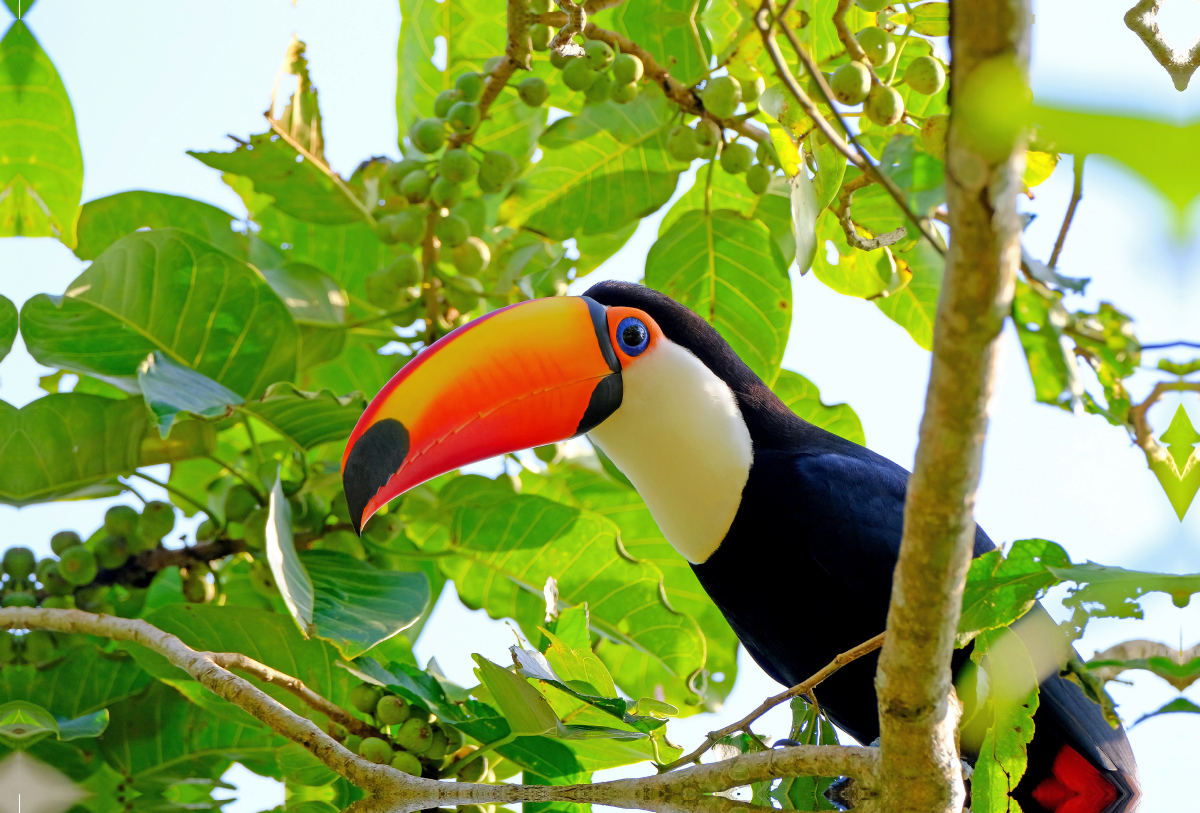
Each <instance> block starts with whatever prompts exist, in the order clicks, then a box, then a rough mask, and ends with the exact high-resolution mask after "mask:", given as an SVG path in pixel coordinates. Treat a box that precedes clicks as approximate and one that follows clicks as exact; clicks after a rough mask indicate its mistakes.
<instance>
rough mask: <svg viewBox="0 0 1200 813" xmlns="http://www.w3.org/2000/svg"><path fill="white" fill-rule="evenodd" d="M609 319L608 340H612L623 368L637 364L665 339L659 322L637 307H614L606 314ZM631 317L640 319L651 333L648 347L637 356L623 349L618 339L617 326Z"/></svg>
mask: <svg viewBox="0 0 1200 813" xmlns="http://www.w3.org/2000/svg"><path fill="white" fill-rule="evenodd" d="M605 316H606V317H607V320H608V340H609V341H610V342H612V346H613V350H614V351H616V354H617V358H618V359H619V360H620V362H621V368H622V369H624V368H626V367H628V366H629V365H631V364H636V363H637V360H638V359H639V358H642V357H643V356H646V355H648V354H650V353H653V352H654V346H655V345H656V344H657V343H658V342H660V341H663V340H664V339H663V333H662V329H661V328H659V326H658V324H657V323H656V322H655V321H654V320H653V319H651V318H650V317H649V316H648V315H647V314H646V312H645V311H640V310H638V309H637V308H623V307H612V308H609V309H608V312H607V313H606V314H605ZM629 317H633V318H634V319H638V320H639V321H641V323H642V324H643V325H645V326H646V330H647V331H649V333H650V343H649V344H648V345H646V349H645V350H643V351H642V352H641V353H639V354H638V355H637V356H629V355H627V354H626V353H625V351H623V350H622V349H621V343H620V342H619V341H618V340H617V327H618V326H619V325H620V324H621V322H622V321H623V320H625V319H627V318H629Z"/></svg>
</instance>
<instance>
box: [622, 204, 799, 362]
mask: <svg viewBox="0 0 1200 813" xmlns="http://www.w3.org/2000/svg"><path fill="white" fill-rule="evenodd" d="M646 284H647V285H649V286H650V287H652V288H655V289H657V290H659V291H662V292H663V293H665V294H667V295H668V296H671V297H672V298H674V299H676V300H677V301H679V302H681V303H683V304H684V305H686V306H688V307H689V308H691V309H692V310H694V311H695V312H696V313H698V314H700V315H701V316H702V317H704V319H706V320H707V321H708V323H709V324H711V325H712V326H713V327H715V328H716V329H717V330H718V332H720V333H721V335H722V336H723V337H724V338H725V340H726V341H727V342H729V344H730V346H731V347H732V348H733V349H734V351H735V352H736V353H737V354H738V355H739V356H740V357H741V358H742V360H743V361H745V362H746V363H747V364H748V365H750V369H752V370H754V372H755V373H757V374H758V376H759V377H760V378H762V379H763V381H765V382H767V383H768V384H770V383H771V382H772V381H774V380H775V378H776V376H777V375H778V374H779V363H780V361H781V360H782V359H783V350H784V347H785V346H786V345H787V338H788V332H789V330H790V329H791V324H792V284H791V280H790V279H789V278H788V276H787V269H786V266H784V264H783V258H782V257H781V256H780V254H779V248H778V246H776V244H775V242H774V240H772V239H771V235H770V232H769V231H768V230H767V228H766V226H765V225H763V224H762V223H759V222H755V221H753V220H746V219H745V218H743V217H742V216H741V215H739V214H737V213H736V212H730V211H718V212H713V213H712V214H711V215H706V214H705V213H704V212H702V211H698V212H689V213H687V214H685V215H684V216H683V217H681V218H679V220H678V221H676V223H675V225H673V226H672V227H671V228H670V230H669V231H667V233H666V234H664V235H663V236H662V237H660V238H659V239H658V241H657V242H656V243H655V244H654V245H653V246H652V247H651V248H650V253H649V255H647V257H646Z"/></svg>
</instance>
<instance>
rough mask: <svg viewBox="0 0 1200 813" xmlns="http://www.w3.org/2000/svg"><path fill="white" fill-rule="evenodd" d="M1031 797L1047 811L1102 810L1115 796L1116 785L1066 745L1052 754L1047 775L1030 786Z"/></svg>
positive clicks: (1077, 812) (1095, 812)
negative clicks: (1055, 753) (1036, 784)
mask: <svg viewBox="0 0 1200 813" xmlns="http://www.w3.org/2000/svg"><path fill="white" fill-rule="evenodd" d="M1033 798H1034V801H1036V802H1037V803H1038V804H1039V805H1041V806H1042V807H1044V808H1045V809H1046V810H1047V811H1050V813H1101V811H1102V810H1104V808H1106V807H1108V806H1109V805H1110V804H1112V803H1113V802H1114V801H1115V800H1116V798H1117V789H1116V787H1114V786H1113V784H1112V783H1111V782H1109V781H1108V778H1107V777H1105V776H1104V774H1102V773H1100V771H1098V770H1096V768H1095V767H1093V766H1092V764H1091V763H1090V762H1088V761H1087V760H1086V759H1084V758H1083V757H1082V756H1080V754H1079V752H1078V751H1076V750H1075V749H1074V748H1072V747H1071V746H1069V745H1064V746H1063V747H1062V750H1060V751H1059V752H1058V756H1056V757H1055V758H1054V765H1053V766H1052V768H1051V771H1050V776H1048V777H1046V778H1045V779H1043V780H1042V782H1041V784H1039V785H1038V786H1037V787H1036V788H1034V790H1033Z"/></svg>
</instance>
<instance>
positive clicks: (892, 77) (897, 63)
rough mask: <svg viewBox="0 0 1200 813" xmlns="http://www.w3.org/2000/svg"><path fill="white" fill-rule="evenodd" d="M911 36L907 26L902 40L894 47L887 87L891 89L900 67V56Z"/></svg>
mask: <svg viewBox="0 0 1200 813" xmlns="http://www.w3.org/2000/svg"><path fill="white" fill-rule="evenodd" d="M910 36H911V34H910V32H909V29H908V26H905V28H904V39H902V40H900V44H899V45H898V46H896V56H895V57H893V58H892V72H891V73H890V74H888V79H887V82H886V84H887V86H888V87H891V85H892V82H894V81H895V79H896V70H897V69H898V68H899V67H900V55H901V54H903V53H904V46H905V45H908V38H909V37H910Z"/></svg>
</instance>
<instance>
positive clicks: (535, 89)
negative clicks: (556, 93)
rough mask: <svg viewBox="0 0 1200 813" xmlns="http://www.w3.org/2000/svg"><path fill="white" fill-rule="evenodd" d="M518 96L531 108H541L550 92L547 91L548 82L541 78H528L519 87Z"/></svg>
mask: <svg viewBox="0 0 1200 813" xmlns="http://www.w3.org/2000/svg"><path fill="white" fill-rule="evenodd" d="M517 95H518V96H520V97H521V101H522V102H524V103H525V104H527V105H529V106H530V107H541V106H542V105H543V104H545V103H546V97H547V96H548V95H549V91H548V90H547V89H546V82H545V81H544V80H543V79H542V78H541V77H540V76H528V77H526V78H524V79H522V80H521V83H520V84H519V85H517Z"/></svg>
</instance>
